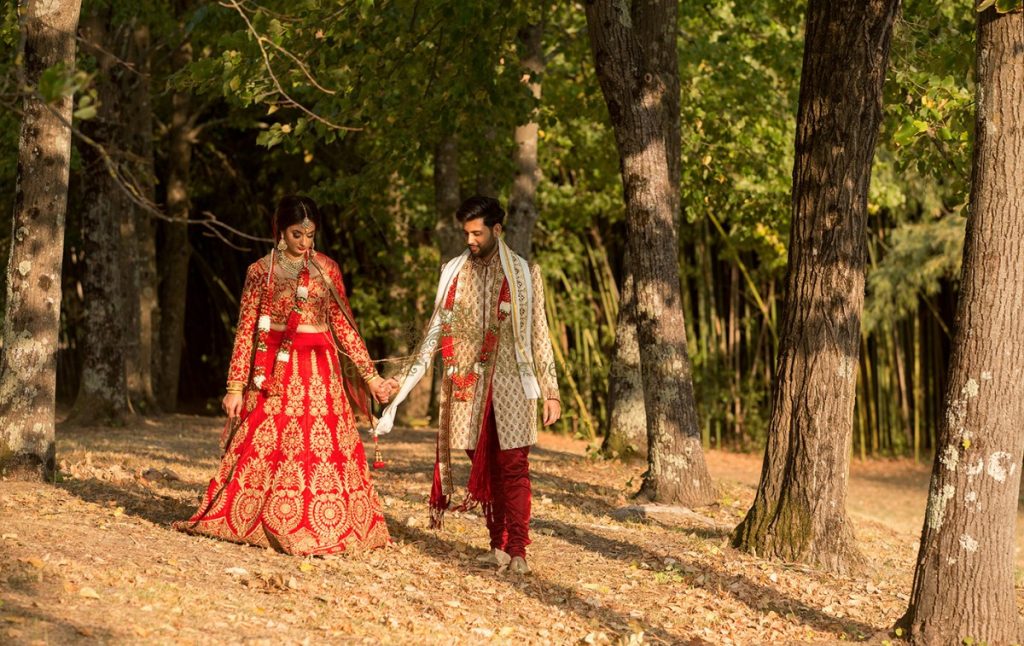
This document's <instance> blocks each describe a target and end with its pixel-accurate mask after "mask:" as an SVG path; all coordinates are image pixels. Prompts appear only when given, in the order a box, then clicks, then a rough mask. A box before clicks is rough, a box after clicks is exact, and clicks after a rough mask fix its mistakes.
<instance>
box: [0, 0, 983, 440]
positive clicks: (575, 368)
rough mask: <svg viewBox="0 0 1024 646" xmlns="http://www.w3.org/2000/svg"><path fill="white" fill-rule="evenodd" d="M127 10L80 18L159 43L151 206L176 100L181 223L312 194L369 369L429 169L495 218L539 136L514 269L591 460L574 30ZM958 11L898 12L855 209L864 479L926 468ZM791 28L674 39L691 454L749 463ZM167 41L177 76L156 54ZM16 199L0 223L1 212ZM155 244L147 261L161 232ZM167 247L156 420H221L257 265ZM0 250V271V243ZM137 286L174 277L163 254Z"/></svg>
mask: <svg viewBox="0 0 1024 646" xmlns="http://www.w3.org/2000/svg"><path fill="white" fill-rule="evenodd" d="M134 4H135V3H128V2H118V1H117V0H111V1H110V2H99V1H96V2H89V1H87V2H85V3H84V4H83V16H85V15H87V13H88V12H90V11H97V10H102V11H106V12H108V13H107V15H110V16H114V17H115V18H116V22H118V23H119V24H130V25H134V26H136V27H138V26H139V25H145V26H146V27H147V28H148V30H149V32H150V33H151V35H152V50H151V55H150V57H149V59H148V61H149V65H150V67H151V69H150V71H149V87H150V96H149V97H148V99H149V100H150V102H151V105H152V111H153V123H154V132H155V135H154V139H153V147H154V159H155V162H154V165H153V168H152V173H153V176H154V180H155V184H154V186H153V188H152V191H153V193H152V195H153V197H154V200H155V202H156V203H157V204H164V203H167V197H168V190H169V188H168V181H169V174H170V173H171V172H172V170H173V168H174V164H175V151H174V147H173V143H174V136H175V135H174V132H175V131H174V125H173V124H174V119H175V110H178V109H180V108H181V106H180V104H177V103H175V101H176V99H175V97H178V96H183V95H189V96H190V97H191V106H190V107H189V108H188V113H187V114H186V115H185V117H186V121H187V122H188V124H189V127H190V128H191V130H190V131H189V132H188V133H186V135H185V136H186V139H187V140H188V141H189V143H190V146H191V153H190V154H191V169H190V171H189V173H187V183H188V186H187V189H188V194H189V197H188V201H189V202H190V204H191V213H192V215H191V218H192V219H193V220H194V221H201V220H203V218H205V217H207V216H206V215H204V214H210V215H211V216H212V217H215V218H216V220H217V222H219V223H223V224H226V225H228V226H230V228H231V229H232V231H237V232H243V233H245V234H246V235H248V236H253V237H255V238H265V237H266V236H267V235H268V232H267V230H266V222H267V218H268V215H269V210H270V208H271V205H272V204H273V202H274V200H275V199H276V198H277V197H279V196H280V195H282V194H284V193H288V192H303V193H308V194H310V195H312V196H313V197H314V198H315V199H317V201H318V202H320V203H321V204H323V205H324V206H325V212H326V213H328V214H329V218H330V219H329V222H330V226H328V227H326V228H327V231H326V232H325V235H324V239H323V240H322V241H321V244H323V245H325V246H326V247H328V250H329V251H330V252H331V253H332V255H333V256H334V257H336V258H338V259H339V261H340V262H341V264H342V268H343V270H344V271H345V273H346V277H347V280H348V282H349V283H350V290H351V293H352V304H353V308H354V309H355V311H356V314H357V317H358V319H359V321H360V324H361V327H362V332H363V334H364V335H365V336H366V338H367V341H368V343H369V345H370V347H371V354H373V355H374V356H380V357H388V356H391V357H395V356H400V355H402V354H403V353H407V352H408V351H409V345H410V343H411V338H412V337H414V336H415V334H416V333H417V332H418V331H419V327H420V326H421V325H422V323H423V316H424V313H423V311H422V310H423V308H422V307H421V305H422V303H423V302H424V301H425V300H426V299H429V297H430V294H431V293H432V292H431V290H432V285H433V281H434V280H435V276H434V275H433V274H432V273H431V272H427V271H424V270H423V268H424V267H434V266H437V264H438V263H439V261H440V259H441V258H440V255H439V253H440V252H439V247H438V240H437V237H436V235H435V232H436V231H435V230H436V223H437V221H438V208H439V206H438V202H439V197H438V196H439V192H438V190H437V187H438V181H439V180H438V178H439V176H441V175H443V173H442V172H441V171H443V170H444V169H442V168H441V165H442V161H443V159H442V155H441V154H440V153H439V151H440V150H441V149H442V145H443V144H444V143H445V142H450V143H452V146H453V147H452V148H451V150H454V151H455V156H454V165H453V166H452V168H449V169H448V170H449V171H453V172H454V177H455V182H456V190H457V192H458V193H461V194H462V195H466V194H472V193H473V192H475V191H478V190H481V191H485V192H491V193H495V194H497V195H499V196H501V197H502V199H503V201H507V200H508V198H509V197H510V184H511V177H512V176H513V174H514V172H515V170H514V168H513V164H512V154H511V151H512V148H513V140H512V132H513V130H514V128H515V127H516V126H517V124H520V123H523V122H525V121H527V120H530V119H534V120H535V121H536V122H537V124H538V157H539V163H540V172H541V178H542V179H541V181H540V183H539V186H538V189H537V196H536V200H537V205H538V208H539V218H538V220H537V222H536V225H535V227H534V229H533V236H532V239H533V243H532V251H533V255H534V257H535V258H536V259H537V260H539V262H540V263H541V265H542V267H543V268H544V270H545V280H546V283H547V285H548V291H547V294H548V299H549V302H548V312H549V316H550V321H549V322H550V326H551V333H552V339H553V341H554V344H555V352H556V361H557V362H558V363H559V370H560V374H561V375H562V379H563V383H562V388H563V401H564V403H565V409H566V410H565V415H564V418H563V420H562V421H560V422H559V425H560V427H561V430H562V431H564V432H569V433H573V434H575V435H578V436H580V437H583V438H586V439H588V440H593V445H594V446H595V449H596V448H597V447H599V446H600V438H601V437H602V436H604V435H605V434H606V433H607V432H608V427H609V423H610V412H609V400H608V387H609V373H610V370H611V357H612V354H613V350H614V346H615V329H616V320H617V317H618V313H619V306H620V290H621V286H622V280H623V267H624V263H623V257H624V254H625V241H624V235H625V234H624V225H623V214H622V205H621V190H622V189H621V184H620V180H619V175H618V159H617V157H616V156H615V146H614V143H613V142H612V134H611V131H610V128H609V126H608V124H607V113H606V110H605V106H604V103H603V101H602V99H601V95H600V90H599V88H598V86H597V81H596V80H595V78H594V74H593V65H592V63H591V62H590V57H589V52H588V49H587V42H586V34H585V27H586V25H585V20H584V18H583V11H582V9H581V8H580V7H577V6H575V4H574V3H543V2H533V3H515V4H516V6H515V7H509V6H506V4H505V3H490V2H487V3H459V2H436V3H419V2H412V1H410V2H403V1H397V0H396V1H394V2H386V1H385V2H376V3H374V2H351V3H341V4H336V3H335V4H331V3H315V2H310V3H282V2H268V3H265V4H263V5H259V4H256V3H253V2H222V3H219V4H218V3H202V2H195V3H190V2H184V1H181V2H158V3H153V5H154V7H155V8H154V10H153V11H151V12H148V13H146V14H142V13H139V12H138V9H137V8H136V7H135V6H134ZM962 5H963V3H956V2H952V1H943V2H937V3H936V2H923V1H920V0H911V1H908V2H906V3H904V8H903V14H902V17H901V19H900V20H899V22H898V24H897V26H896V30H895V35H894V39H893V46H892V60H891V65H890V70H889V74H888V77H887V80H886V84H885V95H886V101H885V121H884V124H883V132H882V136H881V137H880V139H879V141H880V145H879V147H878V151H877V154H876V161H875V165H874V168H875V170H874V177H873V180H872V186H871V199H870V201H869V229H870V235H869V237H868V240H867V248H868V258H869V269H868V277H867V283H868V287H867V300H866V307H865V316H864V328H863V330H864V331H863V336H862V340H861V359H860V366H859V368H860V369H859V371H858V377H857V403H856V411H855V428H854V441H853V446H852V451H853V453H854V455H856V456H859V457H861V458H868V457H877V456H913V457H914V458H915V459H924V458H925V456H926V455H927V454H929V453H930V452H931V451H932V450H933V449H934V447H935V433H936V429H937V427H938V418H939V415H940V410H941V403H942V402H941V399H942V393H943V388H944V383H943V379H944V374H945V369H944V366H945V365H946V363H947V360H948V356H949V352H950V342H951V327H952V320H953V314H954V304H955V300H956V290H957V285H956V277H957V276H958V275H959V269H960V267H959V264H960V257H961V248H962V244H963V231H964V209H965V204H966V200H967V186H968V174H969V167H970V148H971V125H972V124H971V114H972V109H973V105H972V98H971V97H972V93H971V91H970V88H971V80H970V79H971V75H972V64H973V62H972V61H973V56H972V54H973V41H974V37H975V36H974V27H973V25H974V14H973V11H972V9H971V7H968V6H962ZM803 9H804V7H803V3H786V2H777V1H774V0H754V1H753V2H747V3H730V2H724V3H712V4H707V5H702V6H701V7H697V8H693V9H692V10H689V9H688V10H686V11H683V12H682V16H681V18H680V24H679V33H680V34H681V36H680V45H679V57H680V78H681V80H682V87H681V115H682V118H681V122H682V132H681V133H680V135H681V146H682V164H681V169H680V172H681V175H682V177H681V183H680V185H681V195H680V199H681V210H682V214H683V215H682V217H683V224H682V227H681V239H680V246H679V249H678V255H679V264H680V268H681V272H682V277H681V281H682V285H681V287H682V294H683V298H684V308H685V313H686V323H687V339H688V343H689V351H690V356H691V358H692V361H693V365H694V377H695V388H696V396H697V404H698V409H699V414H700V427H701V432H702V439H703V443H704V445H705V447H716V448H717V447H723V448H729V449H736V450H757V449H758V448H759V447H761V446H763V441H764V434H765V427H766V423H767V418H768V413H769V411H768V403H769V391H770V384H771V381H772V377H773V374H772V371H773V366H774V364H775V353H776V350H777V345H778V338H777V328H776V325H777V322H778V321H779V318H780V309H781V307H782V303H783V300H784V297H785V294H784V293H783V289H782V286H783V284H784V282H783V278H784V272H785V267H786V248H787V244H786V243H787V235H788V224H789V223H788V220H789V194H790V190H791V171H792V167H793V151H792V141H793V138H794V114H795V107H796V101H797V92H798V89H799V82H800V61H801V52H802V47H803ZM4 12H5V15H4V16H3V17H4V21H5V22H4V26H3V33H2V38H3V40H4V44H5V50H4V52H5V53H4V58H3V61H2V63H0V64H2V65H3V66H4V72H6V73H7V78H8V79H9V83H10V82H13V81H10V79H12V78H13V71H12V70H13V68H14V60H13V54H14V51H15V50H16V44H17V16H16V15H15V8H14V7H12V6H11V5H8V7H7V8H6V9H4ZM524 25H537V26H539V28H540V30H541V34H542V38H541V43H542V50H543V70H542V71H541V72H539V73H536V72H531V73H529V75H528V77H529V78H530V79H531V80H532V81H534V82H536V83H538V84H539V88H540V91H539V96H540V98H539V99H534V98H533V97H532V96H531V95H530V93H529V91H528V89H527V87H526V84H524V83H523V82H522V80H523V68H522V66H521V65H519V64H518V60H519V58H520V57H521V55H522V51H521V49H522V46H523V45H522V38H521V37H519V36H520V30H521V29H522V27H523V26H524ZM183 41H187V42H188V43H189V44H190V55H189V57H188V58H185V59H182V58H181V57H180V56H177V57H175V56H173V55H172V54H173V53H174V52H175V51H176V49H175V48H176V47H177V46H178V44H179V43H181V42H183ZM79 60H80V65H79V67H80V68H81V69H82V70H85V71H86V73H87V74H86V77H85V78H80V79H78V81H75V80H74V79H53V83H58V84H59V83H71V82H80V83H81V84H82V86H81V87H82V92H80V96H83V97H93V98H92V99H88V98H86V99H81V98H80V99H79V104H78V106H77V108H78V113H77V115H78V117H79V121H78V122H79V123H86V122H88V120H89V118H90V115H91V111H90V109H89V105H90V101H95V97H96V93H95V89H93V87H94V86H93V84H94V83H95V81H96V78H97V75H98V74H99V73H100V70H99V67H98V63H97V59H96V57H95V56H94V55H92V54H90V53H89V52H88V49H87V48H86V49H83V50H80V52H79ZM9 89H10V88H9ZM283 92H287V96H289V97H290V98H289V99H288V100H282V98H281V97H282V93H283ZM10 96H11V94H10V93H9V92H8V93H7V94H5V97H7V98H5V99H4V101H5V102H9V97H10ZM83 101H84V102H83ZM17 121H18V115H17V114H16V113H15V112H13V111H11V110H5V111H3V112H0V124H2V125H3V126H4V127H3V128H2V131H3V133H5V134H2V135H0V147H2V148H3V150H4V154H2V155H0V159H4V160H11V159H14V158H15V157H16V155H14V154H13V151H14V150H16V148H17V141H16V140H15V136H14V135H13V134H11V133H15V132H16V131H17V128H16V127H15V126H16V124H17ZM350 127H351V129H350ZM454 142H457V145H456V144H455V143H454ZM8 153H12V154H8ZM82 160H83V155H82V144H81V142H76V144H75V157H74V159H73V162H72V171H71V172H72V177H71V183H70V197H69V209H68V218H67V243H66V251H65V263H64V267H65V270H64V271H65V281H64V292H65V296H64V303H65V308H64V312H63V314H62V328H61V348H60V353H59V358H58V370H59V373H58V374H59V377H58V390H59V394H60V397H61V399H62V400H64V401H67V402H68V403H70V401H71V400H73V399H74V396H75V393H76V392H78V389H79V382H80V380H81V363H82V355H81V339H80V338H79V335H80V334H81V333H82V332H81V325H80V323H81V321H82V317H83V316H84V314H83V308H84V306H85V304H86V303H87V302H88V300H89V299H90V298H92V297H93V295H91V294H89V293H87V291H85V290H84V289H83V284H82V282H81V281H80V280H79V276H80V275H81V274H80V273H81V263H82V254H83V246H82V236H81V231H82V226H83V224H82V222H83V220H82V216H81V215H79V214H80V213H81V212H82V211H83V209H84V208H85V206H86V205H87V200H89V199H90V198H89V196H88V194H87V192H86V191H85V189H84V183H85V182H86V178H85V176H84V170H83V169H84V164H83V161H82ZM445 163H448V164H450V165H451V158H450V157H449V158H448V161H447V162H445ZM15 172H16V169H15V168H14V167H13V164H10V163H7V162H5V163H4V165H2V166H0V181H3V182H4V184H5V185H12V184H13V178H14V175H15ZM10 200H11V196H9V195H3V196H0V206H2V207H3V209H4V210H6V211H8V212H9V211H10V208H11V204H10ZM155 224H156V228H157V239H158V243H157V246H158V247H159V246H160V245H163V244H166V243H167V241H168V240H170V239H172V237H173V236H172V231H174V226H173V224H172V223H171V222H169V221H165V220H157V221H156V223H155ZM193 224H195V222H193ZM187 229H188V236H187V243H186V244H187V246H188V248H189V249H190V254H189V255H188V264H187V275H186V278H187V285H188V287H187V293H186V301H185V309H186V311H187V312H188V317H187V321H186V323H185V329H184V339H185V341H184V350H183V353H182V359H181V367H180V376H179V379H178V382H177V383H178V387H177V391H178V392H177V402H176V403H172V404H171V406H170V407H174V406H175V405H176V406H177V407H178V408H180V409H182V410H193V411H214V410H216V406H215V401H216V398H217V397H218V396H219V389H220V387H221V384H222V376H223V374H224V371H225V366H226V361H227V354H228V348H227V344H228V343H229V340H230V338H231V331H232V326H233V324H234V320H233V319H234V316H235V312H236V311H237V295H238V293H239V292H240V289H241V280H242V278H243V277H244V268H245V266H246V265H247V264H248V263H249V262H250V261H251V259H252V258H254V257H255V256H256V255H257V254H259V253H262V252H263V251H264V250H265V248H266V244H267V243H266V242H264V241H262V240H258V239H257V240H254V239H250V238H247V237H240V236H238V235H235V234H234V233H231V232H228V233H224V234H223V235H220V234H214V233H213V232H212V231H211V229H209V228H208V227H204V226H189V227H188V228H187ZM3 235H4V249H3V251H4V253H5V254H6V245H7V242H8V240H9V237H10V232H9V231H6V232H4V234H3ZM128 243H129V244H131V241H128ZM155 262H160V263H164V262H167V256H166V254H158V258H157V260H156V261H155ZM158 273H159V274H160V275H164V272H163V271H160V272H158ZM387 370H388V368H387V367H385V372H387ZM135 406H136V408H143V409H144V408H145V404H140V403H139V402H135ZM163 407H164V408H168V405H167V404H166V403H165V404H163ZM422 412H423V414H424V415H428V414H429V406H424V407H423V410H422Z"/></svg>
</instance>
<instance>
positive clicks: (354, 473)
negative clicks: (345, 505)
mask: <svg viewBox="0 0 1024 646" xmlns="http://www.w3.org/2000/svg"><path fill="white" fill-rule="evenodd" d="M362 488H363V471H362V469H360V468H359V465H358V464H357V463H356V461H355V460H348V461H347V462H346V463H345V490H346V491H349V492H353V491H359V490H360V489H362Z"/></svg>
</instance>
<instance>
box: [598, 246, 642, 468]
mask: <svg viewBox="0 0 1024 646" xmlns="http://www.w3.org/2000/svg"><path fill="white" fill-rule="evenodd" d="M622 273H623V278H622V290H621V296H620V297H619V315H618V318H617V319H616V321H615V350H614V353H613V355H612V365H611V369H610V370H609V372H608V418H609V421H608V432H607V433H606V434H605V436H604V442H603V443H602V445H601V451H602V452H603V453H604V454H605V455H606V456H608V457H611V458H623V459H629V458H631V457H634V456H638V455H642V456H646V455H647V414H646V413H645V412H644V385H643V378H642V376H641V374H640V345H639V343H638V342H637V338H636V289H635V285H634V280H633V269H632V267H631V265H630V261H629V252H628V251H627V252H626V257H625V259H624V260H623V263H622Z"/></svg>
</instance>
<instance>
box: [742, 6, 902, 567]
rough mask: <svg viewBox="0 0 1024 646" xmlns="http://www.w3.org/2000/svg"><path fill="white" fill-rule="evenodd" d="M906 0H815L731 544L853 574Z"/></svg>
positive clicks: (809, 15) (857, 556)
mask: <svg viewBox="0 0 1024 646" xmlns="http://www.w3.org/2000/svg"><path fill="white" fill-rule="evenodd" d="M898 9H899V0H868V1H867V2H864V1H862V0H837V1H834V2H829V1H828V0H811V2H810V4H809V6H808V9H807V28H806V36H805V45H804V62H803V73H802V77H801V83H800V109H799V114H798V115H797V134H796V161H795V163H794V167H793V214H792V225H791V227H792V230H791V233H790V242H789V271H788V273H787V276H786V307H785V311H784V314H783V317H782V324H781V326H780V338H779V359H778V362H777V364H776V372H775V379H774V383H773V390H772V414H771V419H770V421H769V428H768V444H767V448H766V450H765V460H764V466H763V468H762V471H761V482H760V485H759V486H758V490H757V495H756V497H755V500H754V504H753V506H752V507H751V509H750V511H748V512H747V516H746V518H745V519H744V520H743V522H742V523H740V525H739V526H738V527H737V528H736V531H735V533H734V535H733V544H734V545H735V546H736V547H738V548H740V549H744V550H747V551H750V552H753V553H755V554H758V555H761V556H765V557H771V558H780V559H784V560H788V561H801V562H806V563H810V564H813V565H817V566H821V567H824V568H826V569H828V570H832V571H840V572H842V571H848V570H851V569H854V568H856V567H857V566H859V564H860V563H861V561H862V557H861V555H860V553H859V552H858V550H857V548H856V546H855V544H854V540H853V530H852V528H851V527H850V522H849V519H848V517H847V515H846V488H847V478H848V474H849V456H850V441H851V437H852V433H853V404H854V398H855V395H856V385H857V380H856V376H857V364H858V358H859V356H860V316H861V310H862V309H863V304H864V264H865V234H866V213H867V196H868V183H869V180H870V178H871V162H872V159H873V157H874V151H875V141H876V140H877V137H878V128H879V124H880V122H881V118H882V83H883V81H884V80H885V70H886V66H887V63H888V58H889V42H890V39H891V36H892V24H893V21H894V19H895V17H896V14H897V11H898Z"/></svg>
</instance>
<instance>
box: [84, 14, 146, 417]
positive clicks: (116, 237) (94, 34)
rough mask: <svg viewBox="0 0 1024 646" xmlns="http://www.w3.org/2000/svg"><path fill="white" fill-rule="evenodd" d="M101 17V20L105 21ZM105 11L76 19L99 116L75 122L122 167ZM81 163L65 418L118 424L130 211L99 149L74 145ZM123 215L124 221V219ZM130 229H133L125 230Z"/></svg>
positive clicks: (122, 406) (124, 400) (126, 412)
mask: <svg viewBox="0 0 1024 646" xmlns="http://www.w3.org/2000/svg"><path fill="white" fill-rule="evenodd" d="M104 14H106V15H104ZM109 14H110V11H109V9H108V10H106V11H103V10H99V11H98V12H95V13H92V14H90V15H88V16H87V17H85V18H84V19H83V20H82V32H81V33H82V39H83V43H84V44H83V51H84V52H85V53H87V54H89V55H91V56H93V57H94V58H95V59H96V67H97V72H98V74H97V77H96V91H97V98H98V102H99V110H98V112H97V115H96V117H95V118H93V119H90V120H88V121H85V122H84V123H83V124H82V130H83V132H84V133H85V134H86V135H87V136H88V137H90V138H91V139H92V140H93V141H95V142H96V143H97V144H98V145H100V146H102V147H103V148H104V150H105V152H106V154H107V155H108V156H109V159H110V160H111V163H113V164H115V165H117V166H121V165H122V164H123V162H124V157H125V150H124V148H123V146H122V141H121V140H122V139H123V137H122V135H121V134H120V131H121V130H122V129H123V123H122V122H123V119H122V115H121V110H120V106H121V103H122V102H121V96H120V94H121V93H120V92H119V90H118V85H119V80H120V76H121V74H122V73H123V69H118V67H119V63H118V62H117V61H116V60H115V59H114V56H113V55H112V54H111V52H112V51H116V46H115V45H114V44H113V43H112V42H110V41H111V39H110V38H109V37H108V32H107V26H108V22H109V19H110V15H109ZM79 152H80V154H81V157H82V165H83V176H84V179H83V184H84V196H83V197H84V199H83V203H84V204H85V210H84V212H83V214H82V237H83V240H82V248H83V251H84V256H85V271H84V272H83V275H82V292H83V295H84V299H83V300H84V304H83V305H84V306H83V326H82V334H81V335H80V337H79V340H80V347H81V348H82V376H81V381H80V382H79V387H78V396H77V397H76V399H75V404H74V407H73V408H72V409H71V413H70V415H69V416H68V420H67V421H68V423H70V424H76V425H83V426H87V425H106V424H120V423H123V422H124V421H125V420H126V418H127V417H129V416H130V414H131V408H130V406H129V403H128V381H127V373H126V370H125V366H126V358H127V357H128V356H130V355H131V354H133V353H134V352H136V351H137V345H136V344H135V343H134V342H135V341H137V338H130V337H129V335H128V334H126V333H127V332H128V330H129V327H130V325H131V323H132V318H131V317H130V316H129V315H128V313H127V308H126V307H125V305H126V301H125V295H126V290H125V286H126V283H127V284H130V283H131V281H130V279H129V277H128V275H126V274H125V267H124V266H123V264H122V263H123V255H124V253H126V252H127V249H124V248H123V245H122V237H121V236H122V231H121V227H122V225H123V222H125V221H129V222H130V221H131V220H132V218H131V212H132V207H131V203H130V202H129V200H128V199H127V197H126V194H125V192H124V191H123V189H122V188H121V187H120V186H118V184H117V181H118V180H116V179H115V177H114V175H113V174H112V171H111V170H110V169H109V168H108V166H107V162H106V161H105V160H104V158H103V156H102V155H101V153H100V152H99V151H97V150H96V148H94V147H93V146H91V145H87V144H83V145H81V146H79ZM126 216H127V217H126ZM132 228H134V227H132Z"/></svg>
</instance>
